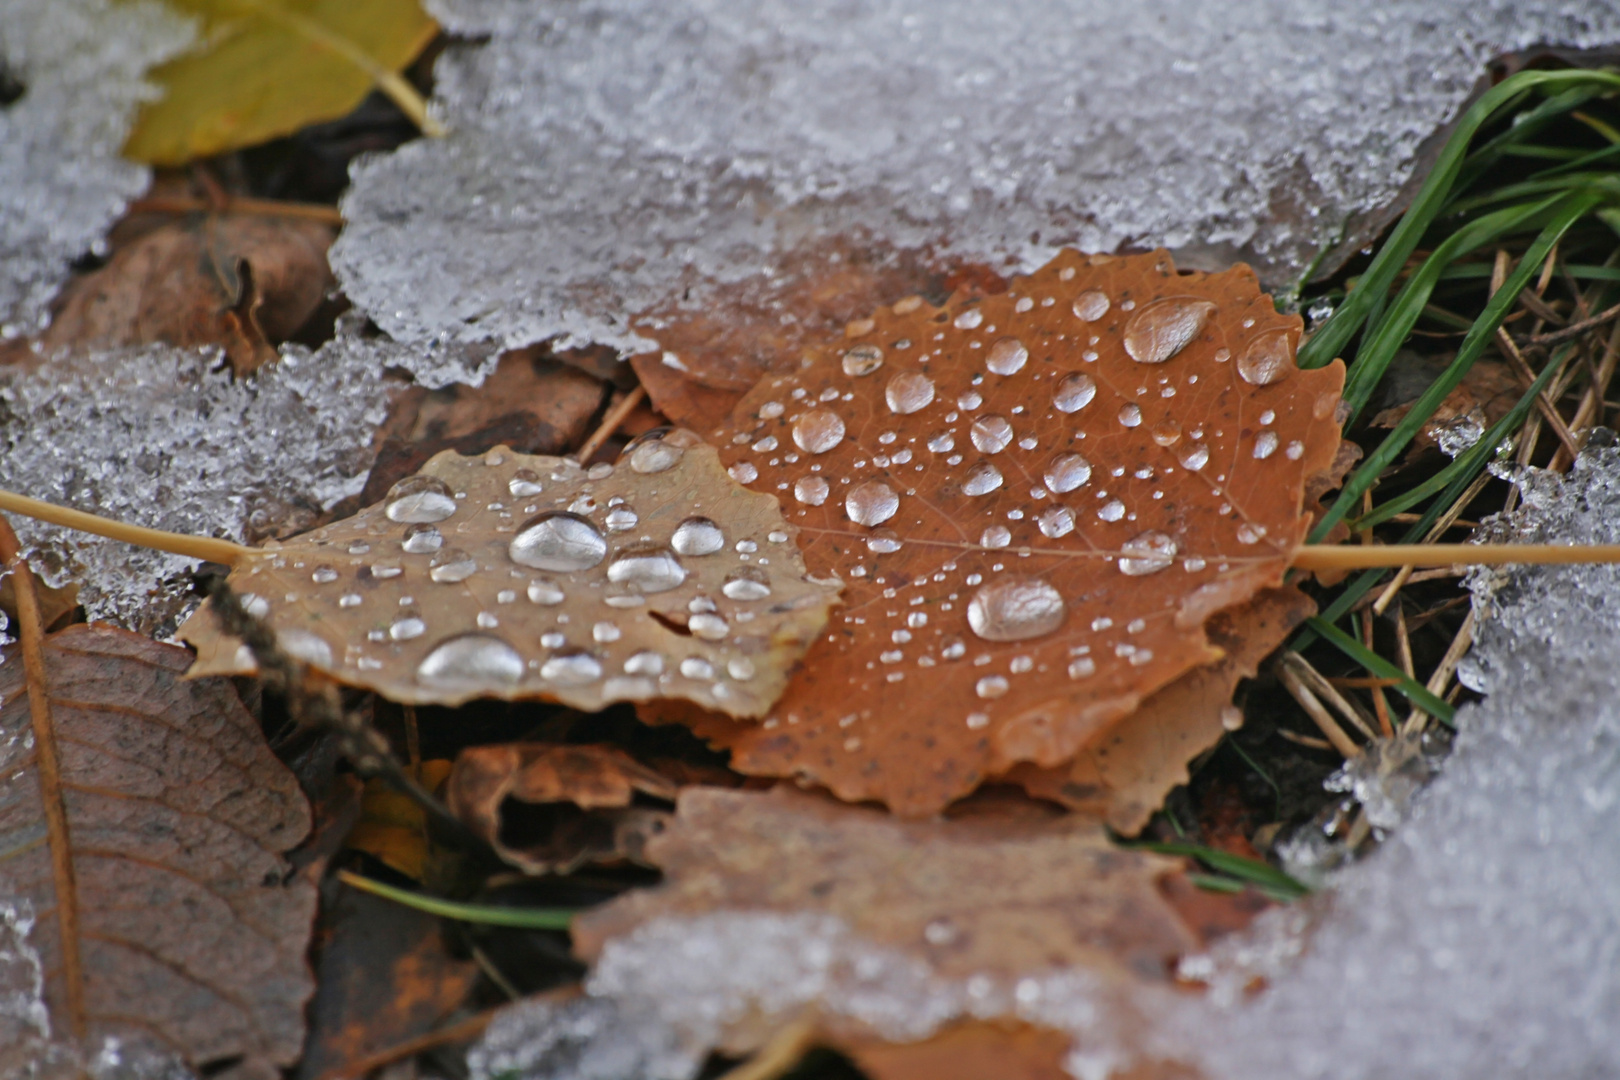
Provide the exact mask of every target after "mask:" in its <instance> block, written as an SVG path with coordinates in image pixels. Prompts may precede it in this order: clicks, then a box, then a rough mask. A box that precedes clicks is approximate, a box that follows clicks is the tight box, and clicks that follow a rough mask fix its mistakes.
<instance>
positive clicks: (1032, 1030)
mask: <svg viewBox="0 0 1620 1080" xmlns="http://www.w3.org/2000/svg"><path fill="white" fill-rule="evenodd" d="M841 1049H843V1051H844V1052H845V1053H846V1054H848V1055H849V1056H850V1057H851V1058H852V1059H854V1061H855V1063H856V1064H857V1065H859V1066H860V1069H861V1072H863V1073H865V1074H866V1075H867V1077H869V1078H870V1080H990V1078H991V1077H994V1078H995V1080H1073V1077H1071V1076H1070V1075H1069V1073H1068V1072H1067V1071H1065V1070H1064V1068H1063V1059H1064V1057H1066V1056H1067V1054H1068V1052H1069V1037H1068V1036H1067V1035H1064V1034H1063V1033H1062V1032H1059V1031H1051V1030H1049V1029H1046V1028H1037V1027H1031V1026H1029V1025H1028V1024H1018V1023H987V1022H984V1021H977V1020H975V1021H969V1022H967V1023H965V1024H957V1025H956V1026H954V1027H950V1028H947V1029H946V1030H944V1031H942V1032H940V1033H939V1034H938V1035H935V1036H934V1037H933V1038H931V1039H925V1040H923V1041H922V1042H916V1043H899V1044H896V1043H889V1042H883V1041H882V1040H877V1039H866V1040H853V1041H846V1043H845V1044H844V1046H843V1047H842V1048H841Z"/></svg>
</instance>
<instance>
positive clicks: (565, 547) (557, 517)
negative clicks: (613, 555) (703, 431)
mask: <svg viewBox="0 0 1620 1080" xmlns="http://www.w3.org/2000/svg"><path fill="white" fill-rule="evenodd" d="M651 445H663V444H662V443H655V444H651ZM683 452H684V451H683ZM507 553H508V554H509V555H511V557H512V561H513V562H515V563H517V564H518V565H519V566H532V567H533V568H534V569H536V570H556V571H562V572H574V571H579V570H589V569H590V568H591V567H593V566H595V565H596V564H597V563H599V562H601V561H602V560H603V559H604V558H606V557H607V540H606V539H604V538H603V536H602V534H601V533H600V532H598V531H597V529H596V526H595V525H592V524H591V523H590V522H589V521H586V520H585V519H584V518H582V517H580V516H579V515H578V514H571V513H568V512H566V511H562V510H551V511H547V512H546V513H544V514H541V515H540V516H538V517H536V518H532V519H531V520H530V521H529V522H528V523H527V524H525V525H524V526H523V528H522V529H521V530H520V531H519V532H518V534H517V535H516V536H514V537H512V542H511V544H509V545H508V547H507Z"/></svg>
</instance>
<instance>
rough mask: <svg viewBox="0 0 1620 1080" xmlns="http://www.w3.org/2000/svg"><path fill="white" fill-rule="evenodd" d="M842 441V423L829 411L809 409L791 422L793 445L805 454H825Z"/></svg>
mask: <svg viewBox="0 0 1620 1080" xmlns="http://www.w3.org/2000/svg"><path fill="white" fill-rule="evenodd" d="M843 441H844V421H843V420H842V418H840V417H839V415H838V414H837V413H835V412H833V411H832V410H831V409H811V410H810V411H809V412H807V413H805V414H804V415H803V416H801V417H799V418H798V419H797V420H795V421H794V422H793V443H794V445H795V446H797V447H798V448H799V449H800V450H803V451H804V452H805V453H807V454H825V453H826V452H827V451H829V450H831V449H832V448H833V447H835V446H837V445H838V444H839V443H841V442H843Z"/></svg>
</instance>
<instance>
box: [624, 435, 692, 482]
mask: <svg viewBox="0 0 1620 1080" xmlns="http://www.w3.org/2000/svg"><path fill="white" fill-rule="evenodd" d="M685 456H686V450H685V448H684V447H680V446H675V445H673V444H672V443H668V442H665V441H664V440H663V439H651V440H648V441H646V442H639V443H637V444H636V445H635V446H633V447H631V448H630V468H631V470H632V471H634V472H638V473H641V474H642V475H643V476H645V475H648V474H650V473H661V472H667V471H668V470H670V469H673V468H674V467H675V466H676V465H678V464H680V461H681V458H683V457H685Z"/></svg>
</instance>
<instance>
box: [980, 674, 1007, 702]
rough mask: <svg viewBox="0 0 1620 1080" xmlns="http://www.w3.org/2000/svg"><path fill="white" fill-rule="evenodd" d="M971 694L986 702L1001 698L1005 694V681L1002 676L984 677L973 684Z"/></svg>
mask: <svg viewBox="0 0 1620 1080" xmlns="http://www.w3.org/2000/svg"><path fill="white" fill-rule="evenodd" d="M973 692H974V693H975V694H978V695H979V696H980V697H981V698H985V699H986V700H989V699H993V698H998V697H1001V696H1002V695H1003V694H1005V693H1006V692H1007V679H1006V677H1005V676H1002V675H986V676H985V677H984V678H982V679H980V680H979V681H978V682H976V683H974V684H973Z"/></svg>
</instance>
